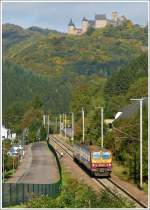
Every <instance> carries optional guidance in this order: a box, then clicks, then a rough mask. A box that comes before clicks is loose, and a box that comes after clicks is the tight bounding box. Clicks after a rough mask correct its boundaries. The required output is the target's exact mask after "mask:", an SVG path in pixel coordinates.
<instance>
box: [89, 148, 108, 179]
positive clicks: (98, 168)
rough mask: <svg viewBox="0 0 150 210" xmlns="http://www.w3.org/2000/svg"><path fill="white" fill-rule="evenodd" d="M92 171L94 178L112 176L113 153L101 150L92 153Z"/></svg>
mask: <svg viewBox="0 0 150 210" xmlns="http://www.w3.org/2000/svg"><path fill="white" fill-rule="evenodd" d="M91 171H92V174H93V175H94V176H110V174H111V171H112V153H111V151H110V150H104V149H103V150H99V151H93V152H92V153H91Z"/></svg>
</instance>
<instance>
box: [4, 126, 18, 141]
mask: <svg viewBox="0 0 150 210" xmlns="http://www.w3.org/2000/svg"><path fill="white" fill-rule="evenodd" d="M1 139H2V140H4V139H10V140H15V139H16V133H12V132H11V130H10V129H7V128H5V126H4V125H2V128H1Z"/></svg>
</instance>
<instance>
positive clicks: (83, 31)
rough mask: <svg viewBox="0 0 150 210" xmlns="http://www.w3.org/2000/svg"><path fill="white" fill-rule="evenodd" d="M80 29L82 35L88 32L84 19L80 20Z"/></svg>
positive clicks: (86, 22) (86, 21)
mask: <svg viewBox="0 0 150 210" xmlns="http://www.w3.org/2000/svg"><path fill="white" fill-rule="evenodd" d="M81 28H82V33H86V32H87V30H88V20H87V19H86V18H85V17H84V18H83V19H82V24H81Z"/></svg>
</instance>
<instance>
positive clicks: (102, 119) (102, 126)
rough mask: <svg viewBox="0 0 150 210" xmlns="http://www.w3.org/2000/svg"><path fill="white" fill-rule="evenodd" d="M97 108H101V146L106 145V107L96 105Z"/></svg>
mask: <svg viewBox="0 0 150 210" xmlns="http://www.w3.org/2000/svg"><path fill="white" fill-rule="evenodd" d="M96 108H97V109H101V148H103V147H104V108H103V107H96Z"/></svg>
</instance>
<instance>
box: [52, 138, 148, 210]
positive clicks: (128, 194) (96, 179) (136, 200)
mask: <svg viewBox="0 0 150 210" xmlns="http://www.w3.org/2000/svg"><path fill="white" fill-rule="evenodd" d="M49 138H50V139H51V140H52V141H54V142H55V143H56V144H57V145H58V146H60V147H61V149H63V150H64V152H65V153H67V155H68V156H69V157H70V158H71V159H72V160H73V151H72V149H71V148H70V147H68V145H66V144H64V143H63V142H62V141H60V140H59V139H58V138H57V137H55V136H53V137H52V136H50V137H49ZM62 145H63V146H62ZM64 147H65V148H64ZM68 150H69V151H70V152H71V153H72V155H71V154H70V153H69V152H68ZM94 179H95V181H96V182H97V183H98V184H99V185H101V186H102V187H104V188H105V189H107V190H108V191H109V192H110V193H111V194H113V195H115V194H114V192H113V191H112V190H110V188H109V187H107V186H106V185H105V184H104V183H103V182H102V180H100V179H98V178H94ZM107 180H108V181H109V182H111V183H112V184H113V185H114V186H115V187H117V188H118V189H119V190H121V191H122V192H123V193H125V194H126V195H127V196H128V197H129V198H131V199H132V200H134V202H135V203H137V204H139V205H140V206H141V207H142V208H147V205H146V204H145V203H143V202H142V201H139V200H138V199H137V198H135V196H133V195H132V194H131V193H129V192H128V191H127V190H125V189H123V187H121V186H120V185H119V184H117V183H116V182H115V181H114V180H112V179H111V178H107ZM115 196H116V195H115Z"/></svg>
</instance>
